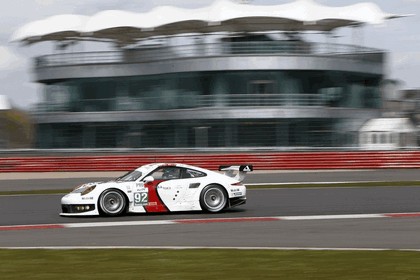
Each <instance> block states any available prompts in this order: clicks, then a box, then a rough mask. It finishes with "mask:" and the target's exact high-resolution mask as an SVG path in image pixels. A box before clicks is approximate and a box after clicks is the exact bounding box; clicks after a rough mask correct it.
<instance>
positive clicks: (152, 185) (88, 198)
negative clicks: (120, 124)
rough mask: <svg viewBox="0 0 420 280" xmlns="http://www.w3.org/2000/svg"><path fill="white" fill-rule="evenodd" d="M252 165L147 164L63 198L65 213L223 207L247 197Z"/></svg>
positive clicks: (132, 211) (107, 213) (79, 188)
mask: <svg viewBox="0 0 420 280" xmlns="http://www.w3.org/2000/svg"><path fill="white" fill-rule="evenodd" d="M252 170H253V167H252V165H236V166H233V165H227V166H220V167H219V171H224V174H222V173H219V172H215V171H211V170H207V169H203V168H200V167H196V166H191V165H186V164H168V163H152V164H147V165H143V166H141V167H139V168H137V169H135V170H133V171H131V172H128V173H127V174H125V175H123V176H121V177H119V178H116V179H115V180H112V181H109V182H94V183H87V184H83V185H81V186H79V187H77V188H76V189H75V190H73V191H72V192H71V193H69V194H67V195H65V196H64V197H63V198H62V199H61V207H62V213H60V215H62V216H84V215H106V216H117V215H121V214H124V213H148V212H173V211H195V210H204V211H207V212H220V211H222V210H224V209H226V208H230V207H234V206H238V205H241V204H244V203H245V202H246V187H245V186H244V185H243V184H242V181H243V179H244V177H245V174H246V172H249V171H252Z"/></svg>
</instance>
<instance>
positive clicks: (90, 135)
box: [37, 119, 356, 148]
mask: <svg viewBox="0 0 420 280" xmlns="http://www.w3.org/2000/svg"><path fill="white" fill-rule="evenodd" d="M341 124H342V120H340V119H299V120H296V119H265V120H264V119H262V120H252V119H248V120H244V119H234V120H225V121H211V120H190V121H165V122H157V121H153V122H124V123H74V124H66V125H63V124H40V125H39V129H38V133H39V135H38V143H37V145H38V147H40V148H63V147H65V148H189V147H339V146H351V145H352V144H353V142H354V141H355V137H356V134H355V133H353V132H346V131H340V130H339V129H337V127H339V126H340V125H341Z"/></svg>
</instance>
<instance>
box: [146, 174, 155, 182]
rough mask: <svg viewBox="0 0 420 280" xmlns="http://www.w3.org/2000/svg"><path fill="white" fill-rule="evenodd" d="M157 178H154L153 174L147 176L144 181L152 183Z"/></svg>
mask: <svg viewBox="0 0 420 280" xmlns="http://www.w3.org/2000/svg"><path fill="white" fill-rule="evenodd" d="M154 180H155V178H153V177H152V176H147V177H146V178H144V179H143V182H145V183H151V182H153V181H154Z"/></svg>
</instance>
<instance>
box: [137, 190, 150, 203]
mask: <svg viewBox="0 0 420 280" xmlns="http://www.w3.org/2000/svg"><path fill="white" fill-rule="evenodd" d="M148 203H149V193H148V192H136V193H134V206H144V205H147V204H148Z"/></svg>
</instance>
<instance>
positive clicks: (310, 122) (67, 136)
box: [14, 0, 398, 148]
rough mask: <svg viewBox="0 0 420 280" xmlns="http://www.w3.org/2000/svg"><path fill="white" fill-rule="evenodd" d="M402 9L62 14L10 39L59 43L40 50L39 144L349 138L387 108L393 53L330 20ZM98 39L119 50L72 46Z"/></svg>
mask: <svg viewBox="0 0 420 280" xmlns="http://www.w3.org/2000/svg"><path fill="white" fill-rule="evenodd" d="M338 10H339V13H338ZM309 11H310V12H309ZM337 14H340V16H339V17H337ZM394 17H398V16H397V15H390V14H386V13H383V12H381V11H380V9H379V8H378V7H376V6H375V5H373V4H370V3H364V4H360V5H356V6H348V7H341V8H337V7H334V8H333V7H327V6H321V5H319V4H317V3H315V2H313V1H305V0H300V1H296V2H292V3H289V4H283V5H277V6H255V5H245V4H237V3H233V2H230V1H223V0H221V1H216V2H215V3H214V4H213V5H211V6H209V7H205V8H200V9H192V10H188V9H175V8H171V7H164V8H161V9H155V10H153V11H151V12H149V13H145V14H133V13H128V12H123V11H105V12H102V13H99V14H96V15H94V16H92V17H84V16H76V15H73V16H69V15H63V16H56V17H54V18H48V19H45V20H44V21H43V22H42V24H40V22H35V23H30V24H28V25H26V26H24V27H22V28H21V29H20V30H18V31H17V32H16V33H15V35H14V40H16V41H21V42H24V43H28V44H31V43H37V42H42V41H48V40H53V41H56V42H57V46H59V47H60V48H61V49H63V52H60V53H57V54H54V55H45V56H41V57H37V58H36V59H35V68H34V69H35V78H36V81H38V82H40V83H43V84H44V85H45V90H44V101H43V102H42V103H41V104H39V106H38V110H37V112H36V114H35V115H34V116H35V119H36V123H37V130H38V133H37V146H38V147H39V148H94V147H95V148H114V147H124V148H137V147H139V148H142V147H146V148H149V147H162V148H176V147H285V148H288V147H351V146H357V145H358V129H359V128H360V127H361V126H362V124H363V123H365V122H366V121H367V120H369V119H372V118H376V117H379V116H380V115H381V107H382V99H381V85H382V81H383V79H384V75H385V73H384V72H385V70H384V68H385V67H384V65H385V62H386V53H385V51H384V50H380V49H372V48H367V47H363V46H359V45H343V44H337V43H335V42H334V36H333V35H334V30H335V29H337V28H343V27H351V28H355V27H360V26H363V25H364V24H376V23H382V22H383V21H384V20H386V19H390V18H394ZM69 22H71V23H72V24H71V26H70V24H69ZM76 23H78V24H76ZM75 25H76V26H75ZM40 26H41V28H40ZM42 26H53V28H52V29H53V30H44V29H45V28H44V29H43V28H42ZM313 32H322V33H323V34H324V41H325V42H323V43H320V42H315V41H313V40H311V38H312V37H314V36H312V35H311V34H312V33H313ZM98 40H99V41H105V42H107V44H110V45H111V46H112V49H111V50H107V51H97V50H94V51H84V52H74V51H71V49H72V47H73V46H74V45H75V44H84V41H98Z"/></svg>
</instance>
